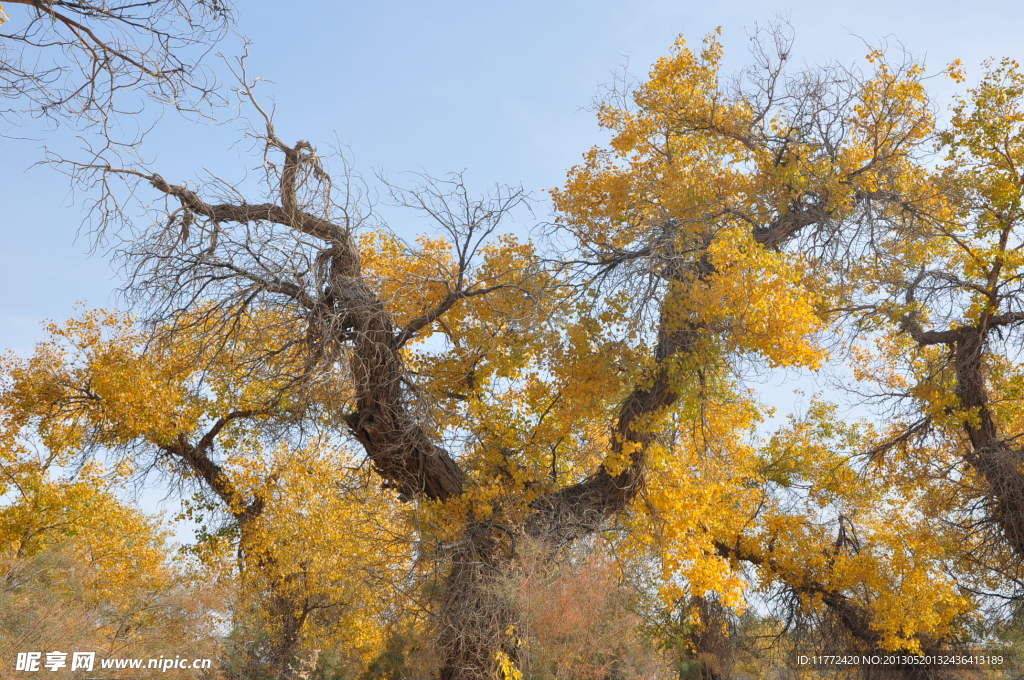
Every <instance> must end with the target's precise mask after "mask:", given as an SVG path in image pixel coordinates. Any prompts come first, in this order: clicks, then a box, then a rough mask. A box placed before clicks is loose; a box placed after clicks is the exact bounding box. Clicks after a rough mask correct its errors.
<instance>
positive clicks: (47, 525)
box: [0, 442, 217, 677]
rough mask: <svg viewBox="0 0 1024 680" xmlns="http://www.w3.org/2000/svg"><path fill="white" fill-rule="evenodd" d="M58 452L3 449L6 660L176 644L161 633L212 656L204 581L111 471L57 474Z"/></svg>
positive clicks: (1, 588)
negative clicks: (178, 558)
mask: <svg viewBox="0 0 1024 680" xmlns="http://www.w3.org/2000/svg"><path fill="white" fill-rule="evenodd" d="M61 460H62V459H61V458H60V457H59V456H53V455H46V456H42V457H40V456H35V455H32V454H31V453H30V452H29V450H27V449H22V448H20V447H18V446H10V442H5V443H4V446H3V449H2V450H0V495H2V496H3V498H4V501H3V504H2V505H0V612H2V613H0V633H2V635H0V640H2V644H0V657H2V658H3V663H4V664H12V665H13V661H14V658H15V655H16V654H17V653H19V652H25V651H31V650H35V651H40V650H42V651H50V650H70V649H78V650H83V651H84V650H91V651H94V652H97V653H98V655H99V656H100V657H106V656H136V655H137V656H146V655H149V656H152V657H156V656H158V655H162V654H168V653H170V652H173V651H175V650H173V649H169V648H168V647H167V641H168V640H180V641H183V642H187V643H188V645H189V650H190V652H192V653H193V654H194V655H195V656H197V657H201V656H207V657H209V656H213V651H214V650H215V649H216V647H217V643H216V635H215V633H214V628H215V626H216V625H217V618H216V616H215V615H214V612H212V611H211V607H210V603H211V596H212V595H213V594H214V593H213V592H211V589H210V588H208V587H205V586H204V585H202V583H201V581H198V580H196V579H194V576H193V574H191V573H189V572H188V571H187V570H185V569H183V568H180V566H179V565H173V564H172V563H171V561H170V560H169V559H168V554H169V553H170V548H169V546H168V543H167V534H166V532H165V531H164V530H163V528H162V527H160V526H159V525H158V524H157V522H156V521H154V520H153V519H152V518H149V517H145V516H144V515H142V514H141V513H139V512H138V511H137V510H135V509H133V508H130V507H127V506H126V505H125V504H124V503H122V502H120V501H119V500H118V499H117V498H116V497H115V495H114V491H115V488H116V486H115V484H113V483H112V482H111V480H110V475H109V471H106V470H103V469H101V468H100V466H98V465H96V464H88V465H86V466H85V467H84V468H82V469H80V470H79V471H78V472H77V474H75V475H74V476H73V477H71V478H61V477H60V476H59V470H58V468H59V466H60V463H61ZM61 673H62V674H66V673H68V670H67V669H65V670H64V671H61ZM172 673H173V675H175V676H177V675H178V671H172ZM67 677H70V676H67Z"/></svg>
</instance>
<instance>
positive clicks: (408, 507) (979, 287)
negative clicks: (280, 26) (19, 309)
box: [0, 33, 1024, 680]
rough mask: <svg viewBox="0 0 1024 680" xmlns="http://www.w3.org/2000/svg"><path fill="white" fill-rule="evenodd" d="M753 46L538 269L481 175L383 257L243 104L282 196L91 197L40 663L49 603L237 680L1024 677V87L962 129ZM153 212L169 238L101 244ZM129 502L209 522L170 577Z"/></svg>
mask: <svg viewBox="0 0 1024 680" xmlns="http://www.w3.org/2000/svg"><path fill="white" fill-rule="evenodd" d="M724 49H725V48H724V46H723V43H722V42H721V40H720V36H719V35H718V34H717V33H713V34H711V35H709V36H707V37H706V38H705V39H704V40H703V42H702V43H700V44H699V45H697V46H695V47H694V46H691V45H690V44H688V43H687V42H686V41H684V40H683V39H682V38H680V39H679V40H678V41H677V42H676V44H675V45H673V46H672V48H671V50H670V51H669V53H668V55H667V56H665V57H663V58H662V59H660V60H658V62H657V63H655V64H654V66H653V67H652V69H651V71H650V74H649V77H648V78H647V79H646V80H645V81H644V82H643V83H642V84H640V85H639V86H638V87H636V88H635V89H632V90H629V91H615V90H613V91H610V92H608V93H607V96H606V98H605V100H604V103H603V104H602V105H601V106H600V107H599V108H598V111H597V117H598V123H599V125H600V126H601V127H602V128H604V129H605V130H607V132H608V134H609V141H608V143H607V144H606V145H603V146H599V147H595V148H593V149H590V150H588V151H585V152H584V154H583V156H582V159H581V161H580V162H579V164H578V165H576V166H574V167H572V168H570V169H569V170H568V172H567V176H566V179H565V182H564V184H563V185H562V186H560V187H558V188H556V189H553V190H552V191H551V198H552V204H553V211H554V217H553V220H552V222H551V224H550V225H549V227H548V229H546V230H544V231H543V233H541V232H538V234H537V235H534V236H530V237H527V236H525V235H523V234H509V233H503V231H502V226H503V219H504V218H505V216H506V215H508V214H509V213H511V212H512V211H514V210H515V209H516V208H517V207H518V206H520V205H521V203H522V202H523V201H524V200H525V198H524V196H523V194H522V193H521V192H520V191H519V190H515V189H499V190H498V191H497V192H496V193H495V194H493V195H491V196H486V197H483V198H475V197H473V196H472V195H471V194H470V193H469V192H468V190H467V189H466V186H465V183H464V182H463V180H462V178H461V177H459V176H452V177H449V178H445V179H430V178H425V179H424V183H423V184H422V186H418V187H413V188H408V189H406V188H398V187H390V188H389V190H390V191H391V196H392V198H393V199H394V200H395V202H396V203H398V204H399V205H400V206H402V207H405V208H407V209H409V210H410V211H413V212H415V213H417V214H419V215H420V216H422V217H424V218H425V219H426V220H427V221H428V224H430V225H431V230H430V231H429V232H428V233H425V234H423V235H421V236H419V237H417V238H415V239H405V238H402V236H401V235H399V234H398V233H395V232H394V231H392V230H389V229H387V228H385V227H381V226H380V225H379V223H377V222H375V221H374V220H372V219H371V216H370V215H369V214H368V212H367V210H368V209H367V207H366V206H365V205H364V204H362V203H360V199H359V195H358V191H357V190H356V188H357V186H358V182H357V181H355V180H354V179H353V176H352V175H351V174H350V172H349V171H348V170H347V168H342V169H340V170H338V169H333V170H332V168H331V167H330V165H329V163H328V161H327V159H324V158H321V157H320V156H319V155H318V154H317V152H316V150H315V149H314V147H313V146H312V145H311V144H310V143H309V142H306V141H299V142H296V143H294V144H290V143H287V142H286V141H284V139H283V137H281V136H280V134H279V132H278V130H277V129H276V128H275V126H274V121H273V119H272V117H271V116H270V115H269V114H268V113H267V112H266V110H265V109H264V108H262V107H261V106H260V104H259V100H258V98H257V97H256V96H255V94H254V92H253V89H252V81H251V79H248V76H247V74H246V73H245V72H244V70H242V71H241V73H240V77H241V78H242V92H243V95H244V97H245V98H246V100H247V102H248V104H249V105H250V106H252V107H253V110H254V111H255V115H256V119H257V120H258V122H259V128H258V133H257V136H258V137H259V139H261V140H262V142H263V143H264V144H265V147H266V153H265V154H264V155H263V156H262V158H261V162H262V163H263V164H264V165H263V169H264V170H265V172H266V179H267V182H266V187H265V188H266V195H264V196H255V197H252V198H250V199H241V198H239V199H238V200H226V202H218V201H220V200H221V199H219V198H214V196H216V195H223V194H224V192H220V193H219V194H215V193H213V192H212V191H211V190H210V187H205V186H203V185H200V184H186V183H180V184H177V183H174V182H173V181H171V180H168V179H165V178H164V177H163V176H161V175H160V174H158V173H157V172H155V171H154V170H152V169H150V168H146V167H142V166H138V167H134V166H133V167H122V166H119V165H116V164H113V163H109V162H107V161H106V160H104V159H102V158H101V159H100V161H96V160H95V159H94V160H91V161H90V162H88V163H71V162H69V164H68V168H69V170H70V172H71V173H72V174H73V176H74V178H75V179H76V181H78V182H81V183H82V184H83V185H84V186H86V187H88V188H91V189H93V190H95V191H98V192H99V196H98V203H97V210H98V211H97V213H96V218H97V220H98V222H97V224H96V226H97V228H98V229H99V231H100V233H103V230H107V232H108V233H109V232H110V231H112V230H120V231H119V232H118V233H119V234H120V235H121V236H122V237H123V238H124V239H125V243H126V244H127V245H126V246H125V250H124V252H123V256H124V257H125V258H126V261H127V262H129V263H130V272H131V280H130V283H129V288H130V290H131V291H132V294H133V295H134V299H135V300H136V301H137V302H138V314H137V315H130V314H127V313H120V312H115V311H101V310H90V311H83V312H82V314H81V315H79V316H78V317H77V318H75V319H72V320H69V321H66V322H61V323H50V324H48V325H47V327H46V339H45V340H44V341H43V342H41V343H40V344H39V345H38V346H37V348H36V350H35V352H34V353H33V354H32V355H30V356H26V357H17V356H13V355H10V356H7V357H6V358H5V359H4V361H3V365H2V373H3V384H2V391H0V413H2V425H0V467H2V477H0V493H2V496H0V497H2V499H3V507H2V510H0V569H2V570H3V571H2V572H0V578H6V581H4V583H6V584H7V585H0V588H2V589H0V602H9V603H10V604H9V605H5V607H4V611H5V613H4V614H2V615H0V626H3V631H4V632H5V633H11V632H13V633H14V634H15V635H19V636H21V637H17V638H16V639H18V640H19V641H20V640H29V639H31V640H32V641H33V644H36V645H42V644H49V643H48V642H47V640H48V639H49V638H47V637H46V634H45V633H44V632H42V631H43V629H44V628H45V627H46V624H45V622H44V621H43V620H42V618H41V617H43V616H44V614H43V613H38V612H37V613H35V614H30V613H28V611H27V610H26V609H25V608H24V606H23V597H24V596H23V595H22V593H24V592H26V591H25V589H26V588H29V587H32V588H36V589H40V588H45V589H46V591H47V593H49V595H48V596H49V597H53V598H59V599H60V600H61V601H62V602H63V601H67V602H69V603H71V604H70V605H69V606H73V607H74V608H75V611H76V612H82V614H81V617H82V619H83V623H81V624H80V625H78V628H79V630H80V634H81V636H83V637H82V638H81V639H83V640H95V641H96V642H95V643H94V644H96V645H99V644H101V642H102V644H103V645H109V647H110V649H115V648H117V649H120V648H122V647H123V648H128V647H131V646H133V645H134V646H135V647H138V648H140V649H141V648H146V649H149V648H151V647H147V645H150V646H151V645H153V644H156V642H155V641H157V640H159V639H160V638H161V637H163V638H164V639H166V637H167V636H169V635H172V634H173V635H181V636H191V639H194V640H195V641H196V643H195V644H196V645H197V646H199V645H204V646H206V647H208V648H209V649H211V650H213V651H212V652H211V655H213V656H217V658H218V659H219V660H220V661H219V666H218V667H217V669H216V673H217V674H220V676H223V677H232V678H262V677H267V678H282V679H286V678H298V677H319V678H324V679H326V678H338V679H340V678H365V679H370V678H395V679H397V678H428V677H440V678H442V679H444V680H454V679H456V678H458V679H462V678H494V677H503V678H505V680H510V679H520V680H524V679H526V678H536V679H542V678H544V679H546V678H551V679H555V678H594V679H597V678H613V677H615V678H691V677H714V678H726V677H769V675H768V673H769V671H771V672H779V673H781V672H783V671H785V672H788V673H790V675H787V676H786V677H799V678H818V677H846V676H836V675H834V674H831V673H832V671H831V670H828V669H826V670H821V669H815V668H812V667H809V666H800V665H799V664H797V663H796V662H795V659H796V658H797V656H798V655H799V654H811V655H816V654H826V653H835V654H842V653H860V654H881V655H886V654H896V655H905V656H911V657H929V658H930V657H934V656H935V655H954V654H959V655H966V654H972V653H979V650H986V651H985V652H984V653H985V654H990V655H998V656H999V657H1000V658H1001V659H1003V661H1001V662H1000V663H999V664H995V665H978V664H974V665H971V666H970V667H958V668H949V667H944V666H942V665H940V664H928V663H924V664H922V663H906V664H896V665H892V666H891V667H888V668H886V669H884V671H879V670H878V669H870V668H863V669H861V670H862V671H863V672H864V673H866V674H869V675H867V676H866V677H899V678H953V677H979V678H980V677H990V678H1001V677H1013V675H1012V674H1013V672H1014V671H1013V670H1012V666H1013V664H1015V663H1017V661H1018V653H1019V652H1018V644H1019V643H1018V640H1019V639H1020V637H1019V636H1020V630H1021V629H1020V627H1019V624H1020V616H1021V610H1020V598H1021V597H1022V593H1021V590H1020V583H1021V578H1024V566H1022V562H1021V561H1022V558H1024V467H1022V466H1024V449H1022V448H1021V443H1020V439H1021V435H1022V433H1024V430H1022V428H1024V420H1022V415H1021V414H1022V413H1024V408H1021V399H1022V397H1024V372H1022V365H1021V363H1020V357H1019V352H1018V349H1019V343H1020V340H1021V334H1020V328H1021V326H1022V325H1024V250H1022V248H1024V241H1022V238H1024V206H1022V198H1024V175H1022V174H1021V173H1022V172H1024V70H1022V69H1021V67H1020V65H1019V64H1017V63H1016V62H1014V61H1012V60H1002V61H995V62H991V63H989V64H987V66H986V67H985V70H984V72H983V73H982V74H981V75H980V77H979V78H978V79H977V81H976V82H975V83H974V85H973V86H972V87H970V88H967V89H966V91H965V92H964V93H963V94H962V95H961V96H960V97H959V98H958V99H957V100H956V101H955V102H954V103H953V104H952V108H951V110H950V111H949V112H948V115H947V114H946V113H945V112H943V111H942V110H941V109H940V107H939V105H938V104H937V103H936V102H934V101H932V99H930V97H929V92H928V88H927V79H928V78H930V77H932V75H929V72H928V71H927V70H926V68H925V65H923V64H919V63H917V62H916V61H914V60H912V59H909V58H901V56H900V55H896V56H893V55H890V54H886V53H884V52H882V51H873V52H871V53H870V54H868V55H867V58H866V60H865V62H864V63H863V64H860V65H855V66H851V67H842V66H835V65H834V66H827V67H822V68H817V69H807V70H803V71H799V70H796V69H794V68H792V67H791V66H790V64H789V61H790V58H789V54H790V49H791V46H790V44H789V41H788V40H787V39H786V37H785V35H784V34H783V33H776V34H770V35H766V36H762V38H761V39H760V40H759V41H755V43H754V50H753V52H752V54H751V59H752V65H751V66H750V68H749V69H747V70H745V71H744V72H742V73H741V74H739V75H738V76H736V77H731V76H729V75H728V74H724V73H722V71H721V63H722V59H723V54H724ZM939 77H949V78H951V79H952V81H953V82H954V83H961V82H964V81H965V78H966V76H965V74H964V71H963V69H962V67H961V66H960V65H959V64H953V65H951V66H950V67H949V68H948V69H946V71H945V72H943V73H940V76H939ZM972 82H973V81H972ZM332 173H333V174H332ZM119 182H120V183H123V184H124V185H125V189H124V193H123V194H122V193H119V191H120V190H118V189H116V188H114V187H116V186H118V183H119ZM146 195H148V196H152V197H154V200H155V201H156V203H155V204H152V205H155V206H156V210H157V211H158V213H159V219H158V220H157V225H156V226H155V227H147V228H142V227H137V226H136V225H133V224H132V223H131V221H130V220H126V221H124V222H117V221H116V220H117V219H119V218H121V217H123V216H125V215H126V214H128V213H127V209H126V206H127V205H129V203H127V202H128V201H131V200H134V199H135V198H137V197H139V196H146ZM241 195H242V194H241V193H239V194H238V196H241ZM146 205H147V206H150V207H152V205H151V204H148V203H147V204H146ZM813 376H821V377H822V378H821V379H822V380H824V379H826V378H827V379H828V380H830V381H831V383H830V384H831V385H832V387H830V389H828V390H826V391H823V392H822V393H821V394H816V395H813V396H808V397H806V398H803V399H800V400H797V402H796V403H793V402H792V400H789V401H788V402H787V403H786V404H785V406H783V407H781V408H780V407H779V405H778V403H777V402H778V399H777V395H775V396H773V395H772V394H771V391H770V390H766V389H765V385H766V384H767V383H769V382H771V381H772V380H775V381H778V380H781V379H786V380H791V381H794V382H796V383H800V384H809V383H810V381H811V380H812V377H813ZM773 401H774V402H775V403H774V405H773V404H772V403H771V402H773ZM140 480H149V482H153V481H155V480H162V482H163V483H164V484H166V485H168V488H170V489H172V490H173V491H174V492H175V494H176V495H177V496H178V497H179V498H181V499H183V511H182V516H181V517H180V518H178V519H179V520H185V519H188V520H190V521H191V522H192V526H193V527H194V528H195V531H194V536H192V537H190V540H188V541H187V542H186V543H187V544H186V545H185V546H182V547H181V548H180V549H178V550H174V549H171V548H170V547H169V546H168V539H167V536H166V535H165V532H166V529H165V528H163V527H162V526H161V525H160V523H159V522H158V521H157V520H156V519H154V518H148V517H145V516H144V515H142V514H141V513H139V512H138V511H137V510H135V509H133V508H132V507H131V505H130V503H129V502H128V501H126V500H123V498H122V497H121V496H119V495H118V494H123V491H124V489H125V488H126V487H127V486H128V485H130V484H132V483H138V482H139V481H140ZM83 555H85V556H87V558H85V557H82V556H83ZM39 560H49V561H51V562H52V563H53V564H55V565H58V566H55V567H53V568H51V570H50V572H49V573H50V574H51V576H50V577H47V578H46V579H42V581H40V580H39V579H40V577H34V578H36V581H32V579H31V578H28V577H27V576H24V575H25V574H27V573H29V572H30V571H31V569H32V568H33V567H32V565H33V564H35V563H36V562H37V561H39ZM5 574H6V576H4V575H5ZM44 581H45V582H44ZM33 584H34V585H33ZM214 592H215V593H216V596H214V595H212V593H214ZM153 603H157V604H153ZM154 607H156V609H154ZM100 610H102V611H100ZM6 612H13V613H12V614H7V613H6ZM154 612H156V613H154ZM33 617H34V618H33ZM85 620H87V622H84V621H85ZM171 629H173V630H174V631H176V632H174V633H170V632H168V631H169V630H171ZM18 644H21V642H19V643H18ZM25 644H28V643H27V642H26V643H25ZM135 647H133V648H135ZM2 652H3V654H4V655H5V658H4V659H3V660H4V662H6V661H7V657H10V654H9V653H8V650H7V649H6V648H4V649H3V650H2ZM844 672H845V671H844ZM858 672H859V671H858ZM879 672H882V673H884V675H878V674H877V673H879ZM871 673H876V674H875V675H870V674H871ZM744 674H746V675H745V676H744ZM211 677H212V676H211ZM772 677H774V676H772ZM778 677H782V676H778Z"/></svg>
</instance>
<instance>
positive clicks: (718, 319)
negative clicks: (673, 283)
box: [675, 228, 824, 367]
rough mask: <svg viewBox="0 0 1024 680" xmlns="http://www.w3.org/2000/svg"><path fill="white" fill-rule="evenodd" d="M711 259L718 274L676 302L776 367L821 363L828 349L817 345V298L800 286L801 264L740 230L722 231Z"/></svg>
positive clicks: (719, 233) (694, 287) (709, 249)
mask: <svg viewBox="0 0 1024 680" xmlns="http://www.w3.org/2000/svg"><path fill="white" fill-rule="evenodd" d="M708 257H709V260H710V262H711V264H712V265H713V266H714V269H715V273H714V274H713V275H712V276H710V277H709V278H708V279H707V280H706V281H702V282H697V283H695V284H694V285H693V286H691V287H690V288H688V289H687V290H686V291H685V293H683V294H682V295H681V296H680V299H678V300H676V301H675V302H676V303H677V304H680V305H682V308H683V309H687V310H688V311H689V313H690V314H692V315H694V316H695V317H696V318H697V319H699V320H700V321H701V322H702V323H705V324H707V325H709V326H710V327H712V328H719V329H721V330H723V331H725V332H726V333H727V334H728V337H729V339H730V340H731V342H733V343H735V345H736V346H737V347H738V348H742V349H744V350H748V351H752V352H758V353H760V354H762V355H763V356H765V357H766V358H767V359H768V360H769V362H770V363H771V364H772V365H773V366H810V367H816V366H818V365H819V364H820V362H821V360H822V359H823V357H824V352H823V351H822V350H821V349H820V348H818V347H817V346H815V345H814V343H813V334H814V333H815V332H817V331H818V330H819V329H820V328H821V321H820V320H819V318H818V317H817V314H816V313H815V307H816V305H817V299H816V296H815V295H814V293H812V292H811V291H809V290H807V289H806V288H805V287H804V286H803V285H802V282H803V270H802V267H800V266H799V265H798V264H797V263H794V262H792V261H790V260H788V259H787V258H786V257H785V256H783V255H781V254H779V253H773V252H770V251H768V250H767V249H765V248H763V247H761V246H760V245H758V244H757V243H755V242H754V240H753V238H752V236H751V234H750V232H749V230H745V229H738V228H727V229H723V230H721V231H719V232H718V234H716V236H715V238H714V240H713V241H712V242H711V245H710V246H709V248H708ZM754 282H756V283H754Z"/></svg>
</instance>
